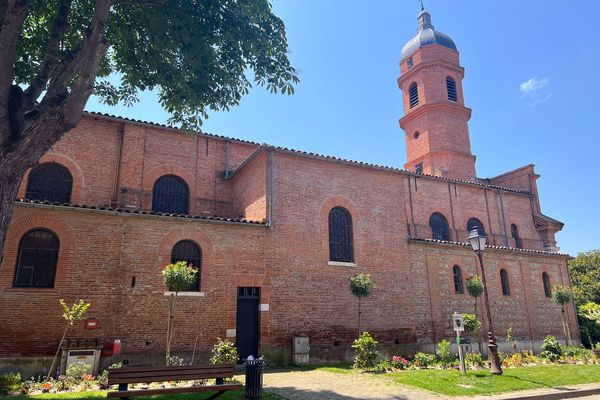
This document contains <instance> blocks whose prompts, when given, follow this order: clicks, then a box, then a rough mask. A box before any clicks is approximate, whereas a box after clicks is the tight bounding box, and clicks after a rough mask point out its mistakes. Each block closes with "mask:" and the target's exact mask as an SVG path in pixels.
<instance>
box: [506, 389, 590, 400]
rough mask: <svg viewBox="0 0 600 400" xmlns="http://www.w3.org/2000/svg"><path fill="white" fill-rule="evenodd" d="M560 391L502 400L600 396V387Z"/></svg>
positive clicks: (544, 399)
mask: <svg viewBox="0 0 600 400" xmlns="http://www.w3.org/2000/svg"><path fill="white" fill-rule="evenodd" d="M558 390H560V391H557V392H552V393H540V394H531V395H523V396H513V397H502V398H501V400H517V399H525V400H561V399H573V398H577V397H586V396H593V395H600V387H595V388H589V389H577V388H564V389H558Z"/></svg>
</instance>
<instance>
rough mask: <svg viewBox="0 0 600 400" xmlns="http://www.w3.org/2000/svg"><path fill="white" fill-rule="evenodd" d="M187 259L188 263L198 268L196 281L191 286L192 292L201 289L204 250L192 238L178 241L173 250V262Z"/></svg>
mask: <svg viewBox="0 0 600 400" xmlns="http://www.w3.org/2000/svg"><path fill="white" fill-rule="evenodd" d="M178 261H185V262H187V263H188V265H190V266H192V267H194V268H196V269H197V270H198V273H197V274H196V281H195V282H194V283H193V284H192V286H190V288H189V290H190V291H191V292H198V291H200V274H201V272H202V250H200V247H198V245H197V244H196V243H194V242H192V241H191V240H182V241H180V242H177V243H176V244H175V246H173V249H172V250H171V262H172V263H176V262H178Z"/></svg>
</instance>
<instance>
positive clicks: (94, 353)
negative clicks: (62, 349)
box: [65, 349, 100, 376]
mask: <svg viewBox="0 0 600 400" xmlns="http://www.w3.org/2000/svg"><path fill="white" fill-rule="evenodd" d="M99 362H100V349H73V350H67V369H68V368H69V366H70V365H72V364H76V363H84V364H86V365H89V367H90V368H89V370H88V371H89V372H88V373H89V374H92V375H94V376H96V375H97V374H98V364H99ZM65 372H66V370H65Z"/></svg>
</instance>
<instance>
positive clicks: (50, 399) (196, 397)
mask: <svg viewBox="0 0 600 400" xmlns="http://www.w3.org/2000/svg"><path fill="white" fill-rule="evenodd" d="M212 393H214V392H210V393H207V394H202V393H187V394H177V395H163V396H147V397H139V399H142V400H143V399H152V400H201V399H205V398H207V397H208V396H210V395H211V394H212ZM244 398H245V393H244V391H243V390H232V391H229V392H227V393H225V394H223V395H222V396H220V397H219V400H242V399H244ZM262 398H263V399H264V400H283V397H280V396H277V395H275V394H271V393H266V392H263V397H262ZM3 399H7V400H31V399H34V400H55V399H56V400H63V399H65V400H66V399H86V400H106V392H82V393H63V394H52V393H46V394H40V395H38V396H12V397H4V398H3Z"/></svg>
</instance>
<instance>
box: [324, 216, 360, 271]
mask: <svg viewBox="0 0 600 400" xmlns="http://www.w3.org/2000/svg"><path fill="white" fill-rule="evenodd" d="M329 260H330V261H342V262H354V249H353V244H352V217H351V216H350V213H349V212H348V210H346V209H345V208H342V207H335V208H332V209H331V211H329Z"/></svg>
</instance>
